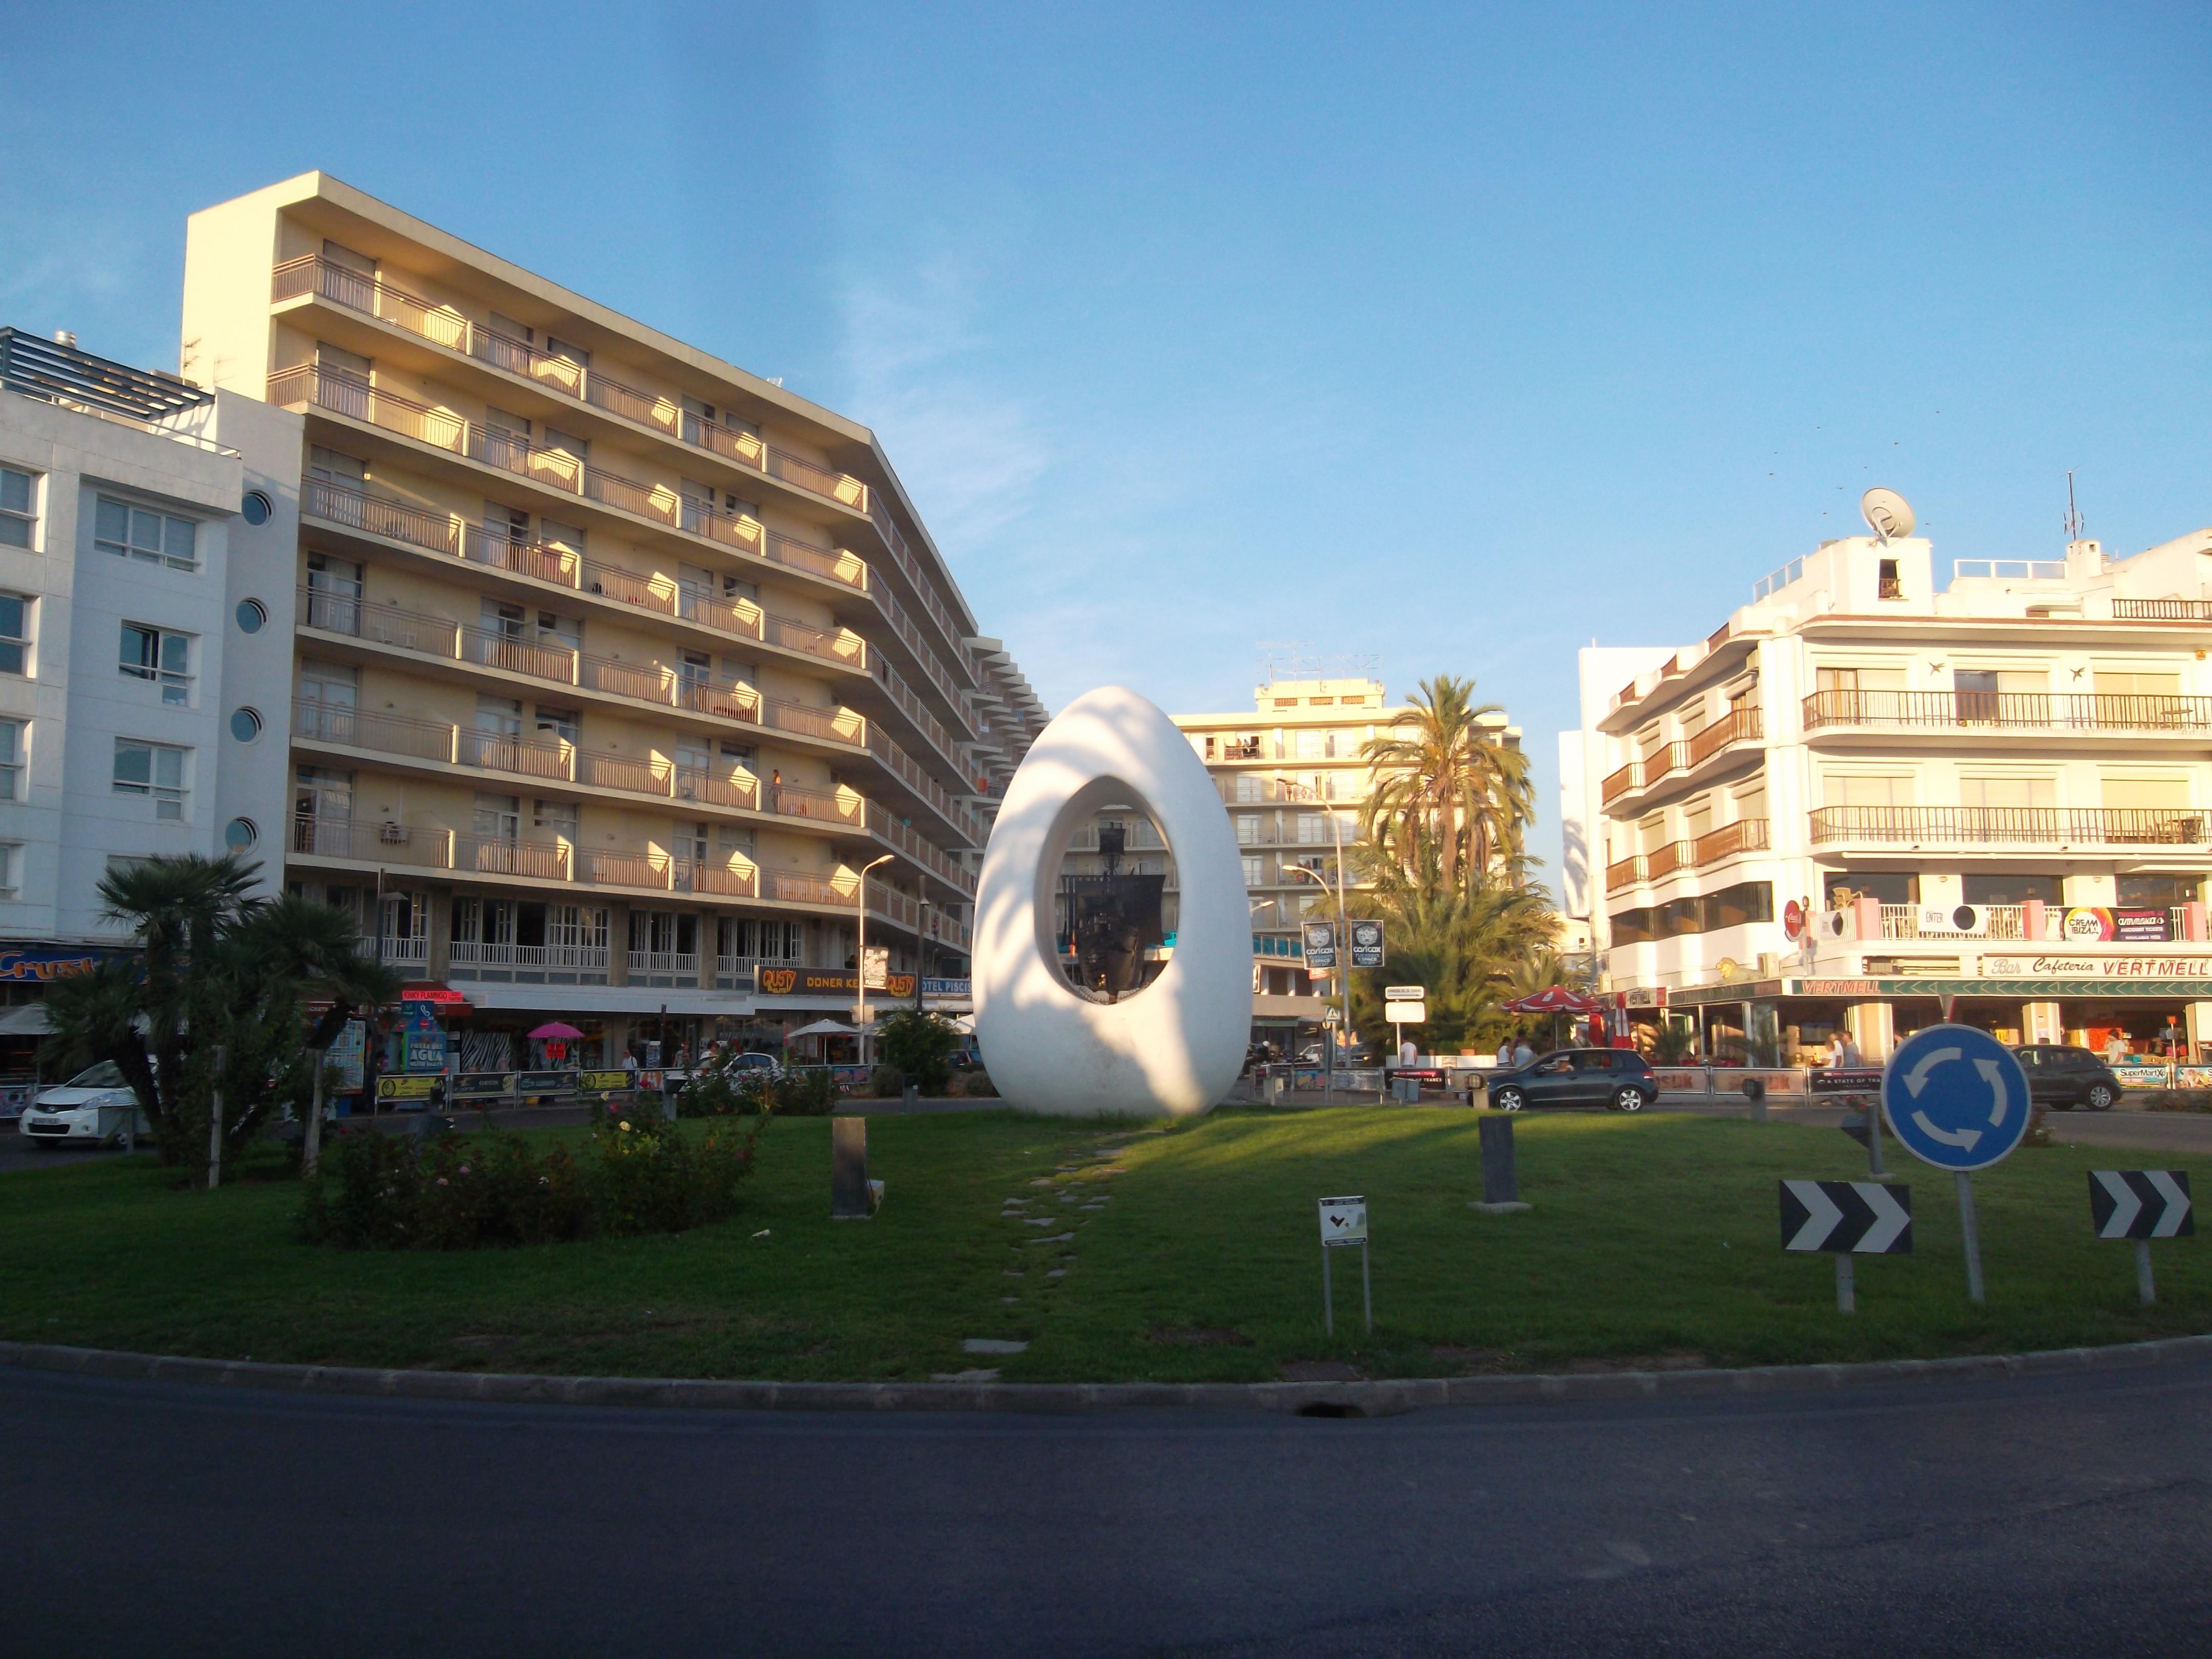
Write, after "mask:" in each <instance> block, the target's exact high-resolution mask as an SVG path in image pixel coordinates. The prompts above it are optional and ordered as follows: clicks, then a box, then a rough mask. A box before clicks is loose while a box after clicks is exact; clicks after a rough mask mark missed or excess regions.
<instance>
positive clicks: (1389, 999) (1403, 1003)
mask: <svg viewBox="0 0 2212 1659" xmlns="http://www.w3.org/2000/svg"><path fill="white" fill-rule="evenodd" d="M1428 994H1429V992H1428V987H1426V986H1425V985H1386V986H1384V987H1383V1018H1385V1019H1387V1020H1389V1022H1390V1023H1391V1024H1393V1025H1425V1024H1428V1019H1429V1005H1428V1002H1427V1001H1426V998H1427V996H1428Z"/></svg>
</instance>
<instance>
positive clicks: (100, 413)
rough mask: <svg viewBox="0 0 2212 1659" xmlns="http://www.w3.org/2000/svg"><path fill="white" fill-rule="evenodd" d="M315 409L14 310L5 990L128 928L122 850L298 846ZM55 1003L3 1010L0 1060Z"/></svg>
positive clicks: (5, 583) (2, 609)
mask: <svg viewBox="0 0 2212 1659" xmlns="http://www.w3.org/2000/svg"><path fill="white" fill-rule="evenodd" d="M300 456H301V419H300V417H299V416H297V415H292V414H287V413H285V412H284V411H283V410H273V409H270V408H269V407H268V406H267V405H266V404H262V403H260V402H258V401H256V400H255V399H253V398H247V397H241V396H240V395H239V394H237V393H234V392H207V391H204V390H201V389H199V388H197V387H193V386H187V385H185V383H184V382H183V381H181V380H177V379H175V378H174V377H173V376H170V375H167V374H156V373H153V372H151V371H149V370H144V369H139V368H131V366H129V365H128V364H125V363H118V362H112V361H111V360H109V359H107V358H104V357H100V356H94V355H93V354H92V353H90V352H87V351H82V350H79V349H77V348H76V345H75V343H74V342H73V341H71V340H70V339H69V338H68V337H63V338H61V339H59V340H46V339H42V338H40V337H37V336H35V335H32V334H29V333H27V332H24V331H20V330H16V329H11V328H0V1000H5V1001H9V1002H16V1003H22V1002H29V1001H34V1000H36V999H37V998H38V997H39V995H40V993H41V992H42V990H43V987H44V986H45V984H46V981H48V980H49V979H51V978H52V977H53V976H55V975H58V974H62V973H67V972H70V971H71V970H73V969H78V968H81V967H82V966H85V965H88V963H91V962H92V961H93V960H94V959H96V958H97V957H99V956H100V954H101V953H102V951H104V950H107V949H112V948H115V947H117V946H118V945H120V944H121V943H122V941H121V939H120V938H119V936H118V931H117V929H116V928H115V927H114V926H113V924H112V923H111V922H109V921H107V920H106V918H105V917H104V916H103V915H101V908H102V907H101V904H100V896H99V891H98V890H99V885H100V880H101V878H102V877H104V876H105V875H106V872H107V870H108V868H109V867H110V866H111V865H112V864H114V863H115V862H117V861H118V860H134V859H144V858H150V857H154V856H156V855H160V854H185V853H197V854H203V855H204V856H207V857H210V858H212V857H216V856H219V855H220V854H222V853H225V852H240V853H244V854H247V855H248V856H249V857H252V858H255V859H257V860H258V861H259V864H260V868H261V873H262V881H261V884H260V890H261V891H263V892H264V893H268V892H273V891H274V890H276V880H277V878H278V875H279V872H281V869H282V866H283V844H284V834H285V829H284V824H285V817H286V812H287V805H288V799H289V795H288V789H289V778H288V774H287V766H286V758H287V757H286V755H285V752H284V730H285V724H286V720H287V704H288V702H289V696H290V692H291V646H290V634H291V626H292V582H291V568H292V563H293V557H294V554H293V549H294V545H295V542H296V539H297V537H298V533H299V523H298V514H297V497H298V495H299V475H300ZM43 1029H44V1027H43V1021H42V1020H41V1019H40V1018H38V1017H37V1016H36V1015H35V1014H34V1013H32V1012H29V1011H27V1010H19V1011H18V1012H17V1013H16V1014H14V1015H9V1016H0V1071H15V1070H20V1069H24V1068H25V1067H26V1066H27V1060H28V1058H29V1054H28V1048H29V1044H30V1041H31V1039H32V1038H33V1037H34V1036H35V1035H36V1033H37V1032H38V1031H40V1030H43Z"/></svg>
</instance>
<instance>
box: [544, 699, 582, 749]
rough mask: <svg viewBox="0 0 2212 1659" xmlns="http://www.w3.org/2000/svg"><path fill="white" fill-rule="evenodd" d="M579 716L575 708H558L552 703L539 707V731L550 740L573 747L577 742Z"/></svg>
mask: <svg viewBox="0 0 2212 1659" xmlns="http://www.w3.org/2000/svg"><path fill="white" fill-rule="evenodd" d="M578 718H579V717H578V715H577V714H576V711H575V710H574V709H573V708H555V707H553V705H551V704H550V703H543V702H541V703H539V704H538V731H539V732H541V733H542V734H543V735H544V736H546V737H549V738H559V739H560V740H561V741H562V743H565V744H569V745H571V746H572V747H573V746H574V744H575V742H576V728H577V720H578Z"/></svg>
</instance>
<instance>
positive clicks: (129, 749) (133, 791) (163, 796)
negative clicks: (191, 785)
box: [115, 738, 189, 823]
mask: <svg viewBox="0 0 2212 1659" xmlns="http://www.w3.org/2000/svg"><path fill="white" fill-rule="evenodd" d="M188 752H189V751H188V750H183V749H172V748H170V747H169V746H168V745H167V744H159V743H140V742H138V741H137V739H136V738H116V740H115V793H117V794H118V795H144V796H148V797H149V798H150V799H152V800H153V803H154V816H155V817H156V818H164V819H168V820H171V821H173V822H176V823H182V822H183V821H184V817H185V798H186V794H187V793H188V792H187V790H186V787H185V755H186V754H187V753H188Z"/></svg>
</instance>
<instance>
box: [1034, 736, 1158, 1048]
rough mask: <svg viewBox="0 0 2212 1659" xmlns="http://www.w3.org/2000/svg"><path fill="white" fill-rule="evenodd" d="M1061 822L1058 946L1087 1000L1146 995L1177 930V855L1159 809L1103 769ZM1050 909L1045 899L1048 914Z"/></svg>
mask: <svg viewBox="0 0 2212 1659" xmlns="http://www.w3.org/2000/svg"><path fill="white" fill-rule="evenodd" d="M1094 793H1095V794H1097V796H1098V797H1099V799H1097V802H1096V803H1095V804H1094V805H1091V806H1090V807H1089V808H1088V811H1085V805H1084V803H1085V799H1087V798H1088V797H1090V796H1091V795H1092V794H1094ZM1054 831H1055V833H1054V835H1053V836H1051V837H1050V838H1049V839H1048V841H1047V842H1046V850H1045V854H1044V857H1043V859H1042V861H1041V867H1042V869H1043V870H1045V871H1049V872H1053V876H1054V895H1053V903H1052V906H1051V908H1050V912H1049V915H1050V919H1051V923H1052V933H1053V938H1052V941H1051V944H1050V946H1049V950H1050V953H1051V954H1052V955H1053V956H1054V957H1055V958H1056V959H1057V960H1058V961H1059V963H1060V969H1061V972H1062V973H1063V974H1064V975H1066V979H1067V981H1068V984H1069V986H1070V987H1072V988H1073V990H1074V992H1075V993H1076V994H1077V995H1078V996H1080V997H1082V998H1083V999H1084V1000H1086V1001H1090V1002H1100V1003H1105V1004H1108V1005H1109V1006H1110V1005H1113V1004H1116V1003H1122V1002H1127V1001H1128V1000H1130V999H1131V998H1132V997H1138V996H1142V995H1143V994H1145V992H1146V990H1147V989H1148V988H1149V987H1151V985H1152V982H1153V981H1155V980H1157V979H1158V977H1159V975H1161V973H1162V972H1163V971H1164V969H1165V967H1166V951H1167V948H1168V940H1169V939H1171V938H1172V937H1173V936H1174V933H1175V922H1176V918H1175V896H1173V895H1172V894H1170V892H1169V890H1168V889H1169V886H1170V880H1171V876H1172V872H1173V871H1174V868H1175V863H1174V859H1175V854H1174V849H1173V848H1172V847H1171V846H1170V844H1169V842H1168V836H1167V831H1166V830H1165V829H1162V828H1161V827H1160V822H1159V817H1158V814H1157V813H1156V812H1154V811H1152V806H1151V805H1150V804H1149V803H1147V802H1146V800H1145V799H1144V796H1143V794H1142V793H1141V792H1139V790H1137V789H1135V788H1133V787H1131V786H1130V785H1129V784H1128V783H1127V781H1125V780H1123V779H1120V778H1101V779H1098V780H1097V782H1096V783H1095V784H1093V785H1092V787H1091V788H1090V789H1088V790H1085V792H1083V794H1082V795H1081V796H1079V797H1070V799H1069V801H1068V805H1066V807H1065V808H1063V809H1062V811H1061V814H1060V821H1059V822H1058V823H1056V824H1055V825H1054ZM1054 847H1057V848H1059V849H1060V850H1059V851H1058V853H1057V854H1055V853H1054V851H1053V848H1054ZM1047 914H1048V912H1047V910H1046V908H1045V907H1044V906H1042V905H1040V906H1038V908H1037V915H1038V920H1039V921H1043V920H1045V919H1046V916H1047Z"/></svg>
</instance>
